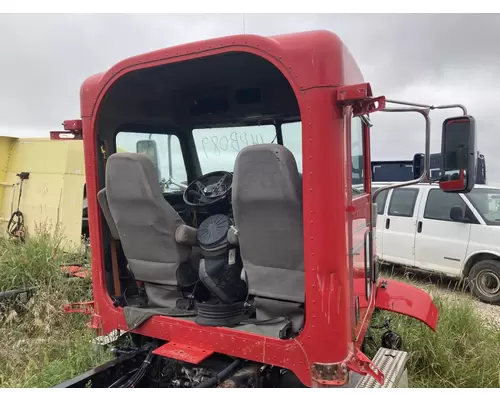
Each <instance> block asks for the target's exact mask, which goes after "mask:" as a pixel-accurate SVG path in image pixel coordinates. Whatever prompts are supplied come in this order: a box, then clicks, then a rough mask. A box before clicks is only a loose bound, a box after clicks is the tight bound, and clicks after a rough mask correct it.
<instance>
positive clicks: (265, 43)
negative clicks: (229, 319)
mask: <svg viewBox="0 0 500 400" xmlns="http://www.w3.org/2000/svg"><path fill="white" fill-rule="evenodd" d="M227 52H250V53H253V54H256V55H260V56H262V57H264V58H266V59H268V60H269V61H271V62H273V63H274V65H275V66H276V67H278V68H279V69H280V70H281V71H282V72H283V74H284V75H285V76H286V77H287V79H288V80H289V81H290V83H291V84H292V86H293V85H294V86H295V87H296V89H297V90H307V89H310V88H313V87H318V86H319V87H322V86H342V85H350V84H357V83H364V78H363V75H362V73H361V71H360V69H359V67H358V65H357V63H356V61H355V60H354V58H353V56H352V55H351V53H350V52H349V50H348V49H347V47H346V46H345V45H344V43H343V42H342V41H341V39H340V38H339V37H338V36H337V35H335V34H334V33H332V32H330V31H325V30H317V31H309V32H300V33H291V34H285V35H279V36H270V37H264V36H258V35H234V36H227V37H222V38H214V39H208V40H203V41H198V42H193V43H187V44H182V45H177V46H173V47H170V48H165V49H161V50H155V51H152V52H148V53H144V54H140V55H137V56H134V57H130V58H127V59H125V60H123V61H120V62H119V63H117V64H116V65H114V66H113V67H111V68H110V69H109V70H108V71H106V72H102V73H98V74H95V75H93V76H91V77H89V78H87V79H86V80H85V81H84V83H83V84H82V86H81V90H80V97H81V115H82V117H84V116H90V115H92V113H93V111H94V109H95V107H96V105H97V103H98V101H99V99H101V98H102V97H103V96H104V94H105V92H106V91H107V89H108V88H109V87H110V86H111V85H112V83H113V82H114V81H115V80H117V79H119V78H120V77H121V76H123V75H124V74H126V73H128V72H131V71H133V70H137V69H143V68H148V67H153V66H158V65H162V64H168V63H172V62H181V61H184V60H189V59H193V58H200V57H205V56H210V55H216V54H221V53H227Z"/></svg>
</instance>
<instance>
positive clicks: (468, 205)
mask: <svg viewBox="0 0 500 400" xmlns="http://www.w3.org/2000/svg"><path fill="white" fill-rule="evenodd" d="M389 184H390V182H387V183H386V182H383V183H382V182H375V183H373V188H374V189H375V188H378V187H381V186H386V185H389ZM498 199H500V189H499V188H495V187H491V186H486V185H475V187H474V189H473V190H472V191H471V192H470V193H467V194H462V193H460V194H458V193H445V192H443V191H442V190H441V189H439V186H438V185H437V184H424V183H421V184H417V185H411V186H406V187H402V188H396V189H391V190H387V191H383V192H381V193H380V194H379V195H378V196H377V199H376V203H377V212H378V215H377V228H376V230H377V237H376V249H377V255H378V256H379V258H380V260H381V261H382V262H385V263H390V264H397V265H403V266H408V267H412V268H418V269H422V270H427V271H431V272H437V273H440V274H444V275H447V276H451V277H457V278H462V277H463V278H467V279H468V281H469V283H470V286H471V289H472V292H473V293H474V294H475V295H476V296H477V297H478V298H479V299H480V300H482V301H484V302H488V303H500V201H499V200H498Z"/></svg>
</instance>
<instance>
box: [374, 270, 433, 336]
mask: <svg viewBox="0 0 500 400" xmlns="http://www.w3.org/2000/svg"><path fill="white" fill-rule="evenodd" d="M375 308H379V309H381V310H387V311H392V312H395V313H398V314H403V315H408V316H409V317H412V318H415V319H418V320H419V321H421V322H423V323H424V324H426V325H427V326H428V327H429V328H431V329H432V330H434V331H435V330H436V328H437V321H438V318H439V311H438V309H437V307H436V305H435V304H434V302H433V301H432V297H431V296H430V295H429V294H428V293H427V292H425V291H424V290H422V289H419V288H416V287H415V286H412V285H409V284H407V283H404V282H399V281H395V280H392V279H381V281H380V284H379V287H378V289H377V294H376V299H375Z"/></svg>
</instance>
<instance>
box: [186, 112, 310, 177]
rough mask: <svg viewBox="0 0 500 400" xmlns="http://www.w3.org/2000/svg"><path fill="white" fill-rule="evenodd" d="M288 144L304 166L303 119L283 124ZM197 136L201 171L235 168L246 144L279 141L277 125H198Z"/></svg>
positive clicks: (194, 134)
mask: <svg viewBox="0 0 500 400" xmlns="http://www.w3.org/2000/svg"><path fill="white" fill-rule="evenodd" d="M282 131H283V142H284V145H285V146H286V147H287V148H288V149H289V150H290V151H291V152H292V153H293V155H294V157H295V160H296V161H297V167H298V169H299V171H301V170H302V168H301V166H302V162H301V161H302V146H301V144H302V143H301V132H300V122H298V123H293V124H284V125H283V126H282ZM193 137H194V141H195V143H196V150H197V152H198V157H199V159H200V166H201V172H202V173H203V174H207V173H209V172H212V171H228V172H233V170H234V162H235V160H236V156H237V154H238V152H239V151H240V150H241V149H243V148H244V147H246V146H250V145H254V144H262V143H277V136H276V129H275V127H274V125H259V126H241V127H230V128H206V129H194V130H193Z"/></svg>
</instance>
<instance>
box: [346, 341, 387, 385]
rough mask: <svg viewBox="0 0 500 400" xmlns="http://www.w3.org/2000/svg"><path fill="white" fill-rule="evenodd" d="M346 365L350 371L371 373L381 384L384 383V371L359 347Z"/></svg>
mask: <svg viewBox="0 0 500 400" xmlns="http://www.w3.org/2000/svg"><path fill="white" fill-rule="evenodd" d="M346 366H347V369H349V370H350V371H353V372H357V373H358V374H360V375H370V376H371V377H372V378H373V379H375V380H376V381H377V382H378V383H379V384H380V385H383V384H384V373H383V372H382V371H381V370H380V369H378V368H377V367H376V366H375V364H373V363H372V362H371V360H370V359H369V358H368V357H367V356H365V355H364V354H363V353H362V352H361V350H359V349H357V351H356V354H354V355H353V357H351V358H350V359H349V360H348V361H347V362H346Z"/></svg>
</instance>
